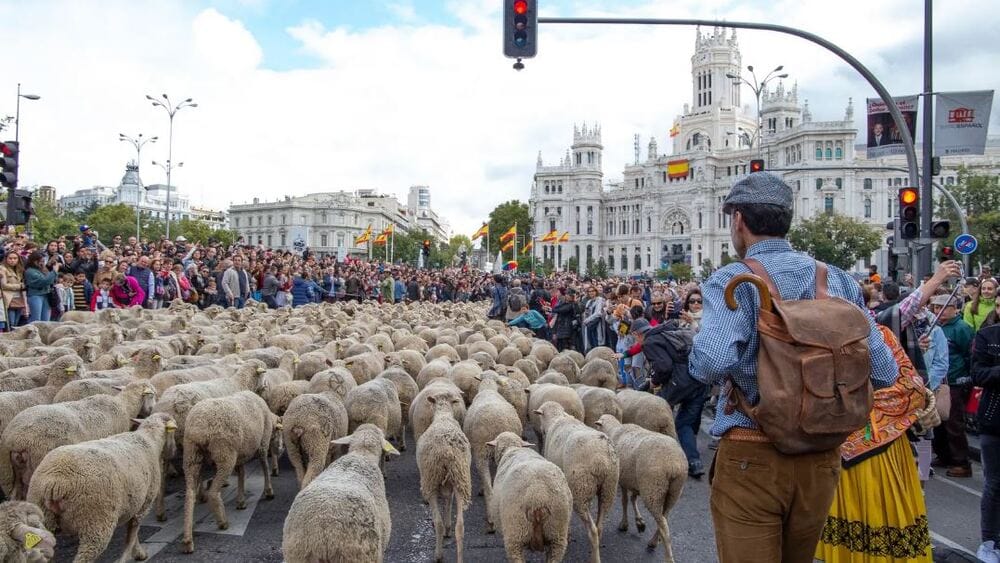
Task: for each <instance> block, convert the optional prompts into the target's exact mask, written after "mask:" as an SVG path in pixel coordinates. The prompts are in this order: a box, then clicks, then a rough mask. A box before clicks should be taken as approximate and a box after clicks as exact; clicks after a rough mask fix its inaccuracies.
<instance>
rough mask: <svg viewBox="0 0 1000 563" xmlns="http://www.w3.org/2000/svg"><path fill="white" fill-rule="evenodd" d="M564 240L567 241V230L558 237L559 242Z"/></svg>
mask: <svg viewBox="0 0 1000 563" xmlns="http://www.w3.org/2000/svg"><path fill="white" fill-rule="evenodd" d="M564 242H569V231H566V232H565V233H563V234H562V236H561V237H559V244H562V243H564Z"/></svg>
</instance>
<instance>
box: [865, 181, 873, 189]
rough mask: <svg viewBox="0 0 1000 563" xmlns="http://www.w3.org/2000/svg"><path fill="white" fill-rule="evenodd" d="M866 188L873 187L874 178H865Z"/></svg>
mask: <svg viewBox="0 0 1000 563" xmlns="http://www.w3.org/2000/svg"><path fill="white" fill-rule="evenodd" d="M865 189H866V190H870V189H872V179H871V178H865Z"/></svg>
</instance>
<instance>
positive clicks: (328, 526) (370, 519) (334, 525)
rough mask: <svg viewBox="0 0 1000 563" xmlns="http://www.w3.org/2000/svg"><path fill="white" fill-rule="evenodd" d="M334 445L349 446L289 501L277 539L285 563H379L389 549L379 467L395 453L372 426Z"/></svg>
mask: <svg viewBox="0 0 1000 563" xmlns="http://www.w3.org/2000/svg"><path fill="white" fill-rule="evenodd" d="M333 442H334V444H339V445H347V446H348V447H349V449H348V453H347V454H346V455H344V456H342V457H340V458H339V459H337V461H335V462H333V463H332V464H331V465H330V466H329V467H327V468H326V470H324V471H323V473H321V474H320V475H319V476H318V477H316V478H315V479H313V480H312V482H311V483H309V486H307V487H305V488H304V489H302V490H301V491H300V492H299V494H298V495H296V497H295V500H294V501H293V502H292V506H291V508H290V509H289V510H288V516H287V517H286V518H285V525H284V530H283V533H282V541H281V551H282V554H283V555H284V557H285V561H286V562H287V563H312V562H314V561H375V562H381V561H382V560H383V558H384V554H385V550H386V547H387V546H388V545H389V536H390V534H391V533H392V518H391V516H390V514H389V503H388V501H387V500H386V497H385V481H384V480H383V479H382V474H381V473H380V472H379V469H378V466H379V460H380V459H382V456H383V455H384V454H389V455H399V452H397V451H396V449H395V448H393V447H392V445H391V444H389V443H388V442H386V441H385V438H384V436H383V435H382V431H381V430H380V429H379V428H378V427H377V426H375V425H372V424H362V425H361V426H359V427H358V428H357V429H356V430H355V431H354V433H353V434H351V435H350V436H345V437H343V438H339V439H337V440H334V441H333Z"/></svg>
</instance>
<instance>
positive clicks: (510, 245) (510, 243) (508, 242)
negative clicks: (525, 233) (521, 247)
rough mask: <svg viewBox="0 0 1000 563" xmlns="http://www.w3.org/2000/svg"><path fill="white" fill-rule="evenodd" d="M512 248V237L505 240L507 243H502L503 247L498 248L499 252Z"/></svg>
mask: <svg viewBox="0 0 1000 563" xmlns="http://www.w3.org/2000/svg"><path fill="white" fill-rule="evenodd" d="M513 249H514V239H510V240H509V241H507V244H505V245H503V247H501V248H500V252H507V251H508V250H513Z"/></svg>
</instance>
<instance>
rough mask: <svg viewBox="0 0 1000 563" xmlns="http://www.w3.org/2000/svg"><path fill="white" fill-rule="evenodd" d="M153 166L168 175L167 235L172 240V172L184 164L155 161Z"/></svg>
mask: <svg viewBox="0 0 1000 563" xmlns="http://www.w3.org/2000/svg"><path fill="white" fill-rule="evenodd" d="M153 165H154V166H159V167H160V168H162V169H163V171H164V172H165V173H166V174H167V232H166V233H165V234H166V235H167V238H168V239H169V238H170V172H171V171H173V169H174V168H183V167H184V163H183V162H178V163H177V164H174V163H172V162H170V161H169V160H168V161H166V162H157V161H155V160H154V161H153Z"/></svg>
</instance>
